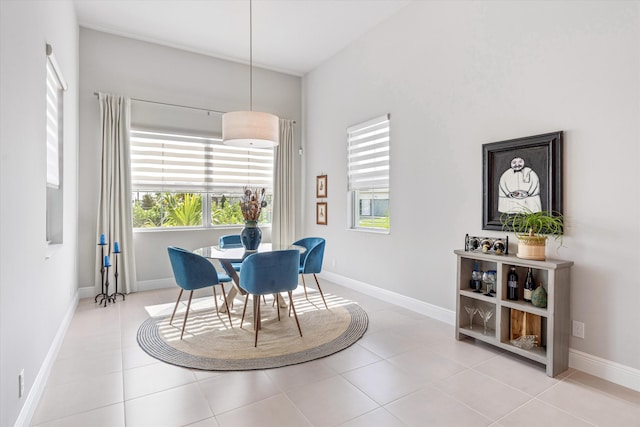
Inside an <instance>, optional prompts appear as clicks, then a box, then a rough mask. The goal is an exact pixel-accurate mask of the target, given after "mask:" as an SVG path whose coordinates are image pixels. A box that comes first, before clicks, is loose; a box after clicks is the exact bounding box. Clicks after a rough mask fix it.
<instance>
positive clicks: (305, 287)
mask: <svg viewBox="0 0 640 427" xmlns="http://www.w3.org/2000/svg"><path fill="white" fill-rule="evenodd" d="M300 277H302V286H303V287H304V297H305V298H306V299H307V301H308V300H309V297H308V296H307V282H305V281H304V274H300Z"/></svg>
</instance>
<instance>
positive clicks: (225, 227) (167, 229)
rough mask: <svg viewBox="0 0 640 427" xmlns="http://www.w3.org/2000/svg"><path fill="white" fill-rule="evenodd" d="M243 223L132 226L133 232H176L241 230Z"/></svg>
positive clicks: (263, 226) (268, 226) (267, 225)
mask: <svg viewBox="0 0 640 427" xmlns="http://www.w3.org/2000/svg"><path fill="white" fill-rule="evenodd" d="M258 227H260V228H271V224H261V225H258ZM243 228H244V225H243V224H235V225H219V226H215V227H158V228H134V229H133V232H134V233H164V232H178V231H182V232H184V231H214V230H238V229H240V230H242V229H243Z"/></svg>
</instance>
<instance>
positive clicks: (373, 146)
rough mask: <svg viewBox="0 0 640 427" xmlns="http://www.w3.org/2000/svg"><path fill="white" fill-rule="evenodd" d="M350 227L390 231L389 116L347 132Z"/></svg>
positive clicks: (351, 128) (356, 126) (352, 128)
mask: <svg viewBox="0 0 640 427" xmlns="http://www.w3.org/2000/svg"><path fill="white" fill-rule="evenodd" d="M347 145H348V149H347V150H348V158H347V167H348V186H349V188H348V189H349V200H350V206H349V207H350V210H351V214H350V222H351V228H355V229H370V230H380V231H388V230H389V115H388V114H386V115H384V116H382V117H378V118H375V119H372V120H369V121H367V122H365V123H361V124H358V125H355V126H351V127H350V128H348V129H347Z"/></svg>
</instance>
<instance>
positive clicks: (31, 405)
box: [15, 292, 78, 427]
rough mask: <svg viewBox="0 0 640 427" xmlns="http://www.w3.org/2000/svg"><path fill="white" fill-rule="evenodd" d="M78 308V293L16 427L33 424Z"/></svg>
mask: <svg viewBox="0 0 640 427" xmlns="http://www.w3.org/2000/svg"><path fill="white" fill-rule="evenodd" d="M77 306H78V292H76V294H75V295H74V297H73V298H72V300H71V304H69V307H68V308H67V312H66V313H65V315H64V318H63V319H62V322H60V326H59V327H58V332H56V336H55V337H54V338H53V342H52V343H51V347H49V351H48V352H47V355H46V356H45V358H44V361H43V362H42V365H41V366H40V370H39V371H38V375H37V376H36V379H35V380H34V382H33V386H32V387H31V390H30V391H29V394H28V395H27V398H26V400H25V402H24V405H23V406H22V409H21V410H20V414H19V415H18V419H17V420H16V423H15V427H27V426H29V425H30V424H31V419H32V418H33V414H35V412H36V409H37V407H38V404H39V403H40V399H41V398H42V394H43V393H44V389H45V387H46V385H47V380H48V379H49V374H50V373H51V369H52V368H53V364H54V363H55V361H56V358H57V357H58V352H59V351H60V347H62V342H63V341H64V337H65V335H66V334H67V330H68V329H69V325H70V324H71V319H73V315H74V314H75V312H76V307H77Z"/></svg>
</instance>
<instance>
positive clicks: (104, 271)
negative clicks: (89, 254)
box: [93, 243, 116, 307]
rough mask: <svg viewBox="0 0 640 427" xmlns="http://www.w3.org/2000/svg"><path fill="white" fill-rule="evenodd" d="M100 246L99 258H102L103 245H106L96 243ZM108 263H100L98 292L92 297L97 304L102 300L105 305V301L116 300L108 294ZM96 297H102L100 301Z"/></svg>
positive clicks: (104, 244)
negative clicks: (99, 287)
mask: <svg viewBox="0 0 640 427" xmlns="http://www.w3.org/2000/svg"><path fill="white" fill-rule="evenodd" d="M98 246H100V260H103V259H104V247H105V246H107V244H106V243H98ZM109 267H110V266H109V265H104V263H102V262H101V263H100V286H101V289H100V293H99V294H98V295H96V297H95V298H94V300H93V301H94V302H95V303H97V304H102V302H103V301H104V306H105V307H106V306H107V302H116V300H115V298H114V297H113V296H112V295H109ZM98 297H102V298H101V299H100V302H98Z"/></svg>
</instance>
